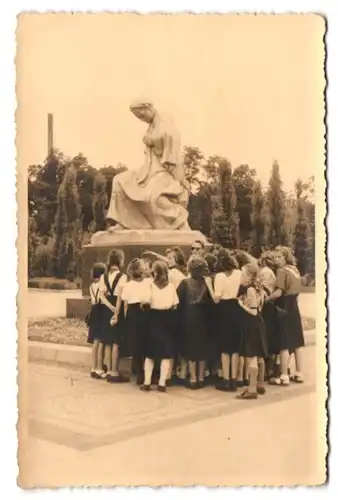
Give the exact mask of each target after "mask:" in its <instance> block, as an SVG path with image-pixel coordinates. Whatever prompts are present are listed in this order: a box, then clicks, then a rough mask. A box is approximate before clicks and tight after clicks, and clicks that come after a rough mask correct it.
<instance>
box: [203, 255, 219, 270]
mask: <svg viewBox="0 0 338 500" xmlns="http://www.w3.org/2000/svg"><path fill="white" fill-rule="evenodd" d="M204 258H205V260H206V262H207V264H208V270H209V273H210V274H213V273H215V272H216V270H217V262H218V258H217V257H216V255H215V254H214V253H206V254H205V255H204Z"/></svg>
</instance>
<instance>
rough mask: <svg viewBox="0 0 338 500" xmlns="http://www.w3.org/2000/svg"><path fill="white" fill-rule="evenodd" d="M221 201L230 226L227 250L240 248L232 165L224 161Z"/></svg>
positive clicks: (221, 178) (222, 166) (221, 171)
mask: <svg viewBox="0 0 338 500" xmlns="http://www.w3.org/2000/svg"><path fill="white" fill-rule="evenodd" d="M219 177H220V189H221V199H222V204H223V211H224V214H225V217H226V220H227V225H228V244H227V248H239V245H240V234H239V218H238V214H237V212H236V192H235V188H234V184H233V179H232V170H231V165H230V163H229V162H228V161H227V160H226V159H223V160H222V161H221V163H220V165H219Z"/></svg>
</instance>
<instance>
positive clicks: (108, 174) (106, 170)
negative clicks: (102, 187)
mask: <svg viewBox="0 0 338 500" xmlns="http://www.w3.org/2000/svg"><path fill="white" fill-rule="evenodd" d="M126 170H128V168H127V166H126V165H124V164H123V163H118V164H117V165H116V167H114V166H112V165H109V166H107V167H102V168H100V172H101V174H102V175H104V177H105V179H106V191H107V200H108V201H109V200H110V198H111V191H112V185H113V179H114V177H115V175H117V174H120V173H122V172H125V171H126Z"/></svg>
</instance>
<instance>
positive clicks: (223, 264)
mask: <svg viewBox="0 0 338 500" xmlns="http://www.w3.org/2000/svg"><path fill="white" fill-rule="evenodd" d="M217 257H218V262H217V271H218V272H225V271H233V270H234V269H238V264H237V261H236V259H235V258H234V257H233V256H232V255H231V253H230V251H229V250H227V249H226V248H222V249H221V250H220V251H219V252H218V256H217Z"/></svg>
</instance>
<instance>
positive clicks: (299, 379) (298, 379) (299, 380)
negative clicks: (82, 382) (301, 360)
mask: <svg viewBox="0 0 338 500" xmlns="http://www.w3.org/2000/svg"><path fill="white" fill-rule="evenodd" d="M290 381H291V382H294V383H295V384H304V379H303V377H302V376H301V375H294V376H293V377H292V379H291V378H290Z"/></svg>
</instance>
